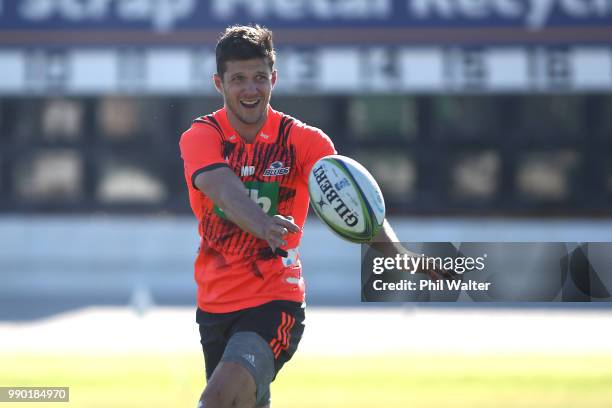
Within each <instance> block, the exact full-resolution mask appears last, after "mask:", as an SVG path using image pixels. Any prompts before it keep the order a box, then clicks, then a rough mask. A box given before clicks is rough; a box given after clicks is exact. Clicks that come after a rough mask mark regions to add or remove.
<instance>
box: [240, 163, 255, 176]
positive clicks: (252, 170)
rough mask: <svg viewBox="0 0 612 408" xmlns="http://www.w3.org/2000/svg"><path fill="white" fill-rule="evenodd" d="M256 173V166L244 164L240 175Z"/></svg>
mask: <svg viewBox="0 0 612 408" xmlns="http://www.w3.org/2000/svg"><path fill="white" fill-rule="evenodd" d="M253 174H255V166H242V168H241V169H240V176H242V177H245V176H252V175H253Z"/></svg>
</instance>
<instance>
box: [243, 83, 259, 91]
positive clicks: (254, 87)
mask: <svg viewBox="0 0 612 408" xmlns="http://www.w3.org/2000/svg"><path fill="white" fill-rule="evenodd" d="M244 86H245V88H244V91H245V92H246V93H248V94H255V93H257V84H256V83H255V81H247V82H246V84H245V85H244Z"/></svg>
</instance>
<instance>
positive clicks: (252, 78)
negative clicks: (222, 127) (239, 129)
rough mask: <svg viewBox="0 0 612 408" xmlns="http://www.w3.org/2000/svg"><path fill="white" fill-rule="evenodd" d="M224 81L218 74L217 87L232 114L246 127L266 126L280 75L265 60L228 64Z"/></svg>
mask: <svg viewBox="0 0 612 408" xmlns="http://www.w3.org/2000/svg"><path fill="white" fill-rule="evenodd" d="M225 68H226V70H225V72H224V73H223V78H220V77H219V75H217V74H215V76H214V81H215V86H216V87H217V89H218V90H219V92H221V94H222V95H223V99H224V100H225V105H226V106H227V108H228V110H229V111H230V112H231V113H232V114H233V115H234V116H235V117H236V118H237V119H238V120H239V121H241V122H243V123H244V124H246V125H255V124H259V123H263V121H264V120H265V118H266V113H267V109H268V103H269V102H270V95H271V93H272V88H273V87H274V84H275V83H276V71H272V70H270V66H269V65H268V62H267V61H266V59H264V58H254V59H249V60H243V61H228V62H226V64H225Z"/></svg>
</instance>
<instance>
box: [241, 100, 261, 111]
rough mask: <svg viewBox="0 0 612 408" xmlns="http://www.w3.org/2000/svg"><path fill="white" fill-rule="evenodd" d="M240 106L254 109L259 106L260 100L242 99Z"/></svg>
mask: <svg viewBox="0 0 612 408" xmlns="http://www.w3.org/2000/svg"><path fill="white" fill-rule="evenodd" d="M240 105H242V107H244V108H247V109H253V108H255V107H256V106H257V105H259V99H241V100H240Z"/></svg>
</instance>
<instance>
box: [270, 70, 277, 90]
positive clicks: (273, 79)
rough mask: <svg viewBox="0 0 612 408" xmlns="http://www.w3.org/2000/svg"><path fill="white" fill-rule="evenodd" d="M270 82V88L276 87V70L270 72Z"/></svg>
mask: <svg viewBox="0 0 612 408" xmlns="http://www.w3.org/2000/svg"><path fill="white" fill-rule="evenodd" d="M270 82H272V88H274V85H276V70H274V71H272V76H271V77H270Z"/></svg>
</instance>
